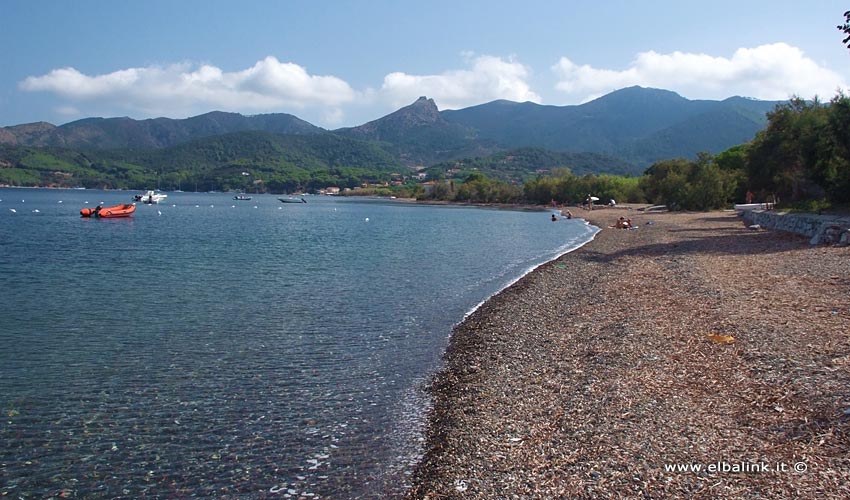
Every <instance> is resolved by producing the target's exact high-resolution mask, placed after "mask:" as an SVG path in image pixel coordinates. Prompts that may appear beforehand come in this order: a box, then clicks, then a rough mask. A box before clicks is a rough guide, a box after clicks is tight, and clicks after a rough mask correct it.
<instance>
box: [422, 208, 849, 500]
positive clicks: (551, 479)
mask: <svg viewBox="0 0 850 500" xmlns="http://www.w3.org/2000/svg"><path fill="white" fill-rule="evenodd" d="M622 213H623V211H621V210H614V209H606V210H598V211H593V212H583V213H581V214H576V215H579V216H582V217H587V218H588V220H590V221H591V222H593V223H594V224H595V225H597V226H599V227H603V228H604V229H603V230H602V231H601V232H600V233H599V234H598V235H597V236H596V238H595V239H594V241H592V242H590V243H589V244H587V245H585V246H584V247H582V248H581V249H579V250H577V251H575V252H572V253H570V254H567V255H565V256H563V257H561V258H560V259H558V260H556V261H553V262H550V263H548V264H546V265H544V266H542V267H540V268H538V269H537V270H536V271H534V272H532V273H530V274H529V275H528V276H526V277H525V278H523V279H522V280H520V281H519V282H517V283H516V284H514V285H513V286H512V287H510V288H508V289H506V290H505V291H503V292H502V293H500V294H499V295H497V296H495V297H493V298H492V299H491V300H489V301H488V302H487V303H486V304H484V305H483V306H482V307H481V308H479V309H478V310H477V311H476V312H475V313H474V314H472V315H471V316H470V317H469V318H467V320H466V321H465V322H464V323H462V324H461V325H459V326H458V327H457V328H456V330H455V332H454V334H453V337H452V339H451V343H450V346H449V349H448V351H447V354H446V367H445V369H444V370H443V371H442V372H440V373H439V374H438V375H437V376H436V377H435V380H434V382H433V386H432V387H431V390H432V392H433V396H434V399H435V400H434V408H433V410H432V413H431V415H430V426H429V432H428V436H427V444H426V455H425V457H424V459H423V461H422V463H421V465H420V467H419V469H418V470H417V471H416V473H415V475H414V480H413V487H412V488H411V489H410V490H409V491H408V495H407V496H408V497H409V498H417V499H418V498H850V437H849V436H848V432H850V253H848V252H850V251H849V250H848V249H847V248H837V247H826V246H812V245H809V243H808V241H807V240H806V239H805V238H803V237H799V236H793V235H789V234H786V233H781V232H772V231H752V230H748V229H747V228H746V227H745V226H744V225H743V224H742V222H741V221H740V219H739V218H738V217H737V216H736V215H735V214H734V213H726V212H715V213H697V214H668V213H663V214H642V213H639V212H636V211H630V212H628V213H629V216H630V217H631V218H632V219H633V223H634V224H635V225H637V226H638V229H636V230H623V229H613V228H609V227H608V225H610V224H613V222H614V221H615V219H616V218H617V217H618V216H619V215H621V214H622ZM565 223H566V222H565Z"/></svg>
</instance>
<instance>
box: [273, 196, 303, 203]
mask: <svg viewBox="0 0 850 500" xmlns="http://www.w3.org/2000/svg"><path fill="white" fill-rule="evenodd" d="M278 200H280V201H282V202H283V203H307V200H305V199H304V198H294V197H292V196H289V197H287V198H278Z"/></svg>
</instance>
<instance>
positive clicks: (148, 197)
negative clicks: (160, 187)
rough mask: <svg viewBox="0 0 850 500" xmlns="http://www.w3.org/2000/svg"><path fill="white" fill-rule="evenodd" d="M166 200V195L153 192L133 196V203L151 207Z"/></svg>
mask: <svg viewBox="0 0 850 500" xmlns="http://www.w3.org/2000/svg"><path fill="white" fill-rule="evenodd" d="M166 198H168V195H167V194H163V193H157V192H155V191H148V192H146V193H145V194H137V195H136V196H133V201H141V202H142V203H147V204H149V205H153V204H156V203H159V202H161V201H162V200H164V199H166Z"/></svg>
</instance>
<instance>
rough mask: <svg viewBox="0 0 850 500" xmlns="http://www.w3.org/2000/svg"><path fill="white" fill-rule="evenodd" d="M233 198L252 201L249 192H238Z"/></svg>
mask: <svg viewBox="0 0 850 500" xmlns="http://www.w3.org/2000/svg"><path fill="white" fill-rule="evenodd" d="M233 199H234V200H239V201H251V197H250V196H249V195H247V194H237V195H236V196H234V197H233Z"/></svg>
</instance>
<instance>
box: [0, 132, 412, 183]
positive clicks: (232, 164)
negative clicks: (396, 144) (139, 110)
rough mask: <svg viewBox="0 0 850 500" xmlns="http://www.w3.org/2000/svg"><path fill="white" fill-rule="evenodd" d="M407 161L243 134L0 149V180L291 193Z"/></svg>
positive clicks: (334, 141) (354, 148)
mask: <svg viewBox="0 0 850 500" xmlns="http://www.w3.org/2000/svg"><path fill="white" fill-rule="evenodd" d="M402 168H403V167H402V166H401V164H400V163H399V162H398V160H396V159H395V158H393V157H392V156H391V155H389V154H388V153H387V152H385V151H384V150H382V149H380V148H379V147H377V146H376V145H374V144H371V143H366V142H363V141H357V140H354V139H348V138H344V137H340V136H337V135H333V134H311V135H282V134H271V133H266V132H238V133H233V134H226V135H222V136H215V137H210V138H206V139H200V140H197V141H193V142H189V143H185V144H181V145H178V146H174V147H171V148H166V149H155V150H126V149H122V150H87V151H83V152H81V151H74V150H70V149H60V148H46V149H36V148H32V147H16V146H0V184H9V185H13V186H51V187H87V188H107V189H150V188H153V187H159V188H162V189H183V190H187V191H189V190H201V191H211V190H218V191H228V190H245V191H250V192H275V193H281V192H291V191H296V190H316V189H320V188H324V187H328V186H339V187H356V186H359V185H360V184H362V183H366V182H372V183H374V182H382V181H388V180H389V179H390V174H391V173H393V172H399V171H401V169H402Z"/></svg>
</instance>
